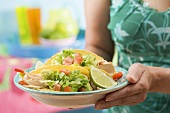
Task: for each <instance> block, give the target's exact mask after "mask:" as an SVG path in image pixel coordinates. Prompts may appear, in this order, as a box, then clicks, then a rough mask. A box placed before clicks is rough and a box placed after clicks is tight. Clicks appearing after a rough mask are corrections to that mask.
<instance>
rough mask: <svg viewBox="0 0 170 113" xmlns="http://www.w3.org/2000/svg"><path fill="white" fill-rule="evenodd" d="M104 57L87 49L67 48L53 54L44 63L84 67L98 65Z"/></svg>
mask: <svg viewBox="0 0 170 113" xmlns="http://www.w3.org/2000/svg"><path fill="white" fill-rule="evenodd" d="M99 61H104V59H103V58H102V57H100V56H98V55H96V54H95V53H92V52H90V51H87V50H79V49H65V50H62V51H61V52H59V53H57V54H55V55H53V56H52V57H51V58H50V59H48V60H47V61H46V63H45V64H44V65H74V66H82V67H91V66H97V64H98V62H99Z"/></svg>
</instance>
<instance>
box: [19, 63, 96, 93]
mask: <svg viewBox="0 0 170 113" xmlns="http://www.w3.org/2000/svg"><path fill="white" fill-rule="evenodd" d="M81 69H82V68H81V67H77V68H76V66H48V67H45V68H39V69H38V70H34V71H32V72H29V73H26V72H25V73H24V75H23V73H22V80H21V81H20V82H19V84H21V85H24V86H25V87H29V88H32V89H37V90H41V89H48V90H51V91H64V92H79V91H91V90H93V89H92V87H91V85H90V79H89V75H88V74H86V73H87V72H88V71H87V70H85V69H84V70H83V69H82V70H81ZM86 71H87V72H86Z"/></svg>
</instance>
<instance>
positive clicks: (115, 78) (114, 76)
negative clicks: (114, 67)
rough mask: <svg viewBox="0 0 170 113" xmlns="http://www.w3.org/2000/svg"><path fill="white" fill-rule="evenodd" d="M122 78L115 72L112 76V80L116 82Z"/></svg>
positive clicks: (119, 73)
mask: <svg viewBox="0 0 170 113" xmlns="http://www.w3.org/2000/svg"><path fill="white" fill-rule="evenodd" d="M122 76H123V74H122V72H115V73H114V74H113V76H112V78H113V79H114V80H117V79H119V78H121V77H122Z"/></svg>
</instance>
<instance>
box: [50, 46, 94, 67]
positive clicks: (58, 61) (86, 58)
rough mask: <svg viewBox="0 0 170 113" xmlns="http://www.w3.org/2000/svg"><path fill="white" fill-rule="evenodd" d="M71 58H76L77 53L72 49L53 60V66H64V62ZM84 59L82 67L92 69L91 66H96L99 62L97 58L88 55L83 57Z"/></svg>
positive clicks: (64, 51)
mask: <svg viewBox="0 0 170 113" xmlns="http://www.w3.org/2000/svg"><path fill="white" fill-rule="evenodd" d="M68 56H70V57H71V58H73V59H74V58H75V53H74V51H73V50H72V49H66V50H63V51H62V52H61V53H60V54H58V55H57V56H56V57H55V58H54V59H52V64H57V65H58V64H62V62H63V60H64V59H65V58H66V57H68ZM82 57H83V61H82V62H81V64H80V65H81V66H87V67H91V66H96V65H97V62H96V57H95V56H93V55H91V54H88V55H86V56H82ZM72 65H79V64H72Z"/></svg>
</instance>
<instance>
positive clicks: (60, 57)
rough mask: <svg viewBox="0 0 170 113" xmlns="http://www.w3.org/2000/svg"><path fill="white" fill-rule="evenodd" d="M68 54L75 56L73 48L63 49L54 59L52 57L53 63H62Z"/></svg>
mask: <svg viewBox="0 0 170 113" xmlns="http://www.w3.org/2000/svg"><path fill="white" fill-rule="evenodd" d="M68 56H70V57H71V58H74V57H75V54H74V51H73V49H65V50H63V51H62V52H61V53H60V54H58V55H57V56H56V57H55V58H54V59H52V64H62V62H63V60H64V59H65V58H66V57H68Z"/></svg>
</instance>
